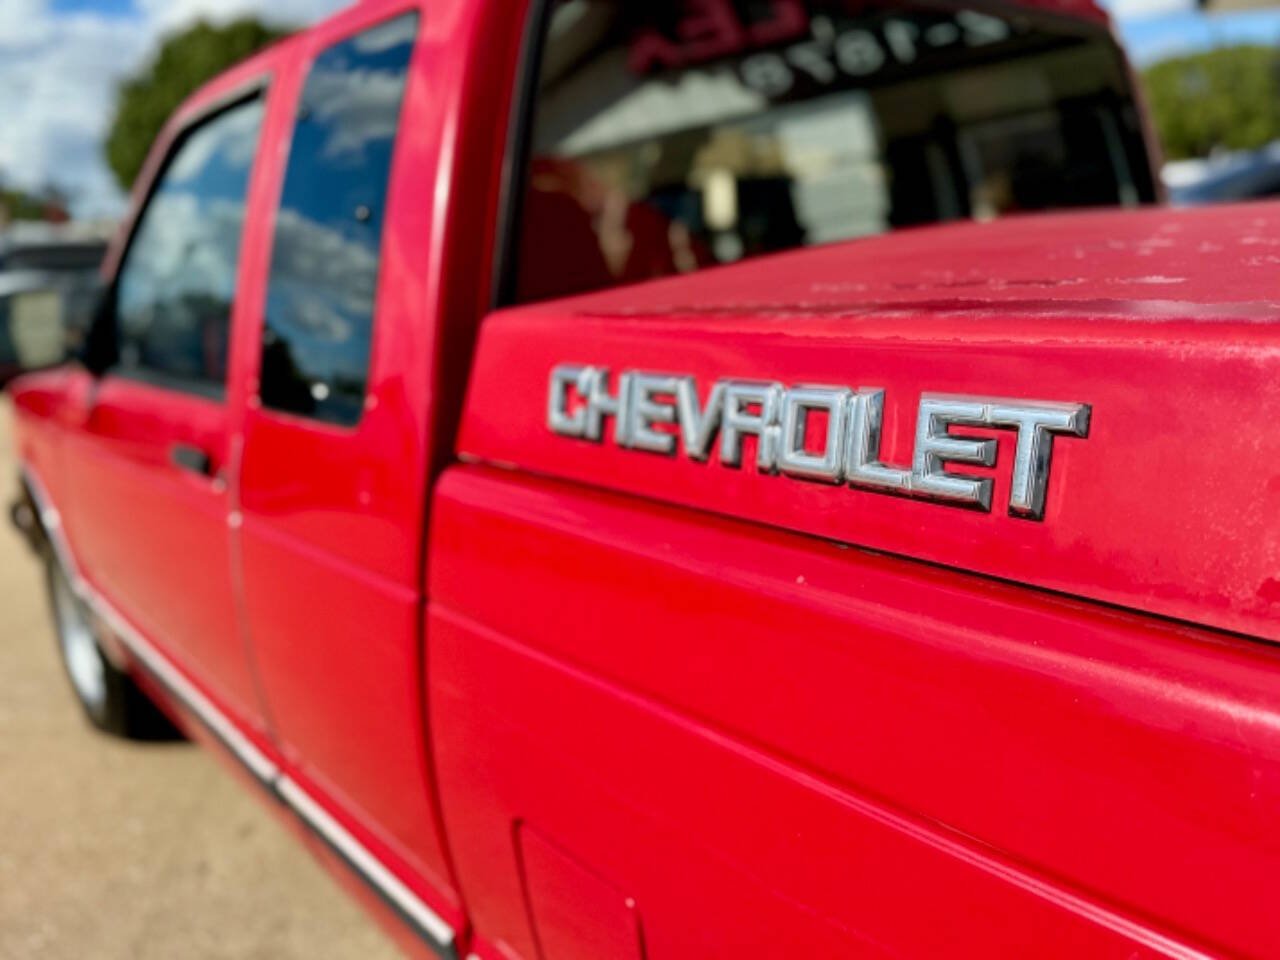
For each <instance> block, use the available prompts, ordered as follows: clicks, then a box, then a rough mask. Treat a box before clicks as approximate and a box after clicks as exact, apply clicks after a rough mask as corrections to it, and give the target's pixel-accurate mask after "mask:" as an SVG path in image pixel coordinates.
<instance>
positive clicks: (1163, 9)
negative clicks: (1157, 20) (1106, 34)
mask: <svg viewBox="0 0 1280 960" xmlns="http://www.w3.org/2000/svg"><path fill="white" fill-rule="evenodd" d="M1103 6H1104V7H1106V8H1107V9H1108V10H1109V11H1110V12H1111V16H1113V17H1115V19H1116V20H1119V21H1126V20H1149V19H1151V18H1152V17H1163V16H1167V15H1168V14H1171V13H1187V12H1188V11H1190V10H1194V9H1195V3H1194V2H1193V0H1103Z"/></svg>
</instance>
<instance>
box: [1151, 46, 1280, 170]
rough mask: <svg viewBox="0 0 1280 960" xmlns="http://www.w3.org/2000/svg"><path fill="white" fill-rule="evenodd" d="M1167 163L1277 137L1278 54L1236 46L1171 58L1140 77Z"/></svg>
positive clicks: (1252, 145)
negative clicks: (1168, 160)
mask: <svg viewBox="0 0 1280 960" xmlns="http://www.w3.org/2000/svg"><path fill="white" fill-rule="evenodd" d="M1143 82H1144V86H1145V87H1146V92H1147V102H1148V103H1149V104H1150V107H1151V112H1152V114H1153V115H1154V117H1155V125H1156V129H1157V131H1159V134H1160V139H1161V141H1162V142H1163V144H1164V151H1165V156H1166V157H1167V158H1168V159H1170V160H1180V159H1184V158H1186V157H1203V156H1206V155H1207V154H1209V153H1210V152H1211V151H1213V150H1214V149H1215V148H1224V149H1228V150H1253V149H1256V148H1258V147H1261V146H1263V145H1265V144H1267V143H1270V142H1271V141H1272V140H1275V139H1278V138H1280V52H1277V51H1276V50H1275V49H1273V48H1271V47H1264V46H1253V45H1242V46H1235V47H1222V48H1219V49H1217V50H1211V51H1209V52H1208V53H1197V54H1194V55H1191V56H1186V57H1175V58H1173V59H1171V60H1165V61H1162V62H1161V63H1157V64H1155V65H1154V66H1152V67H1150V68H1149V69H1148V70H1147V71H1146V72H1145V73H1144V74H1143Z"/></svg>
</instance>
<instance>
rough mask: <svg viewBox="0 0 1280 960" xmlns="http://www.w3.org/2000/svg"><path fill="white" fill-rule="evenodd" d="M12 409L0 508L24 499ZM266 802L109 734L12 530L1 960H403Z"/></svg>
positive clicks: (184, 750) (0, 704)
mask: <svg viewBox="0 0 1280 960" xmlns="http://www.w3.org/2000/svg"><path fill="white" fill-rule="evenodd" d="M10 424H11V421H10V411H9V407H8V404H7V402H6V401H4V400H2V399H0V503H3V504H6V505H7V504H8V502H9V500H10V498H11V494H12V492H13V489H14V486H13V483H14V479H13V478H14V463H13V455H12V449H11V442H12V437H11V426H10ZM398 956H399V954H398V953H397V952H394V951H393V948H392V946H391V944H390V941H389V940H388V939H386V938H385V937H384V936H383V934H382V933H381V931H379V930H378V929H377V928H376V927H375V926H374V925H373V923H372V921H370V920H368V919H367V918H366V917H365V916H364V915H363V914H362V913H361V912H360V911H359V909H358V908H357V907H356V906H355V905H354V904H353V903H352V902H351V901H349V900H348V899H346V897H345V895H344V894H343V893H342V892H341V891H340V890H339V889H338V887H337V885H336V884H335V883H334V881H333V880H332V879H331V878H330V877H329V876H328V875H326V874H325V873H324V872H323V871H322V870H321V868H320V867H319V866H318V865H317V864H316V863H315V861H313V860H312V859H311V858H310V855H309V854H308V853H307V852H306V851H305V850H304V849H303V848H302V847H301V846H300V845H298V843H297V841H296V840H294V839H293V838H292V837H291V836H290V835H289V834H288V832H287V831H286V830H285V828H284V826H283V825H281V824H280V823H278V822H276V820H275V819H274V818H273V816H272V815H271V814H270V813H268V811H267V809H266V808H265V807H264V806H263V805H262V802H261V801H260V800H258V799H257V798H256V797H254V796H252V795H251V794H250V793H248V792H247V791H246V790H245V788H244V787H243V786H241V785H240V784H239V783H237V782H235V781H234V780H232V779H231V777H230V775H229V774H228V773H227V771H225V770H223V769H222V768H221V767H220V766H219V765H218V764H217V763H216V762H215V761H214V760H213V758H211V757H209V756H207V755H206V754H204V753H203V752H202V751H201V750H199V749H198V748H196V747H194V746H192V745H191V744H185V743H178V744H142V745H135V744H128V743H122V742H120V741H113V740H110V739H108V738H106V737H103V736H100V735H99V734H96V733H95V732H93V731H92V730H91V729H90V728H89V726H88V724H87V723H86V722H85V721H84V720H83V719H82V718H81V715H80V713H79V710H78V708H77V706H76V704H75V703H74V701H73V700H72V695H71V692H70V689H69V688H68V686H67V683H66V681H65V680H64V678H63V675H62V673H61V668H60V666H59V663H58V660H57V658H56V654H55V652H54V642H53V634H52V628H51V627H50V625H49V618H48V613H47V610H46V606H45V597H44V590H43V586H42V583H41V578H40V571H39V568H38V567H37V565H36V563H35V561H34V558H33V557H32V556H31V554H30V553H29V552H28V551H27V549H26V548H25V546H24V545H23V544H22V542H21V541H20V540H19V539H18V537H17V535H16V534H15V533H14V532H13V530H12V528H11V527H10V526H9V525H8V521H7V515H6V518H5V523H4V526H3V529H0V957H2V958H5V960H28V958H30V960H37V958H38V960H73V958H74V960H82V958H95V960H117V958H119V960H124V958H128V960H135V958H137V960H152V958H155V960H160V958H163V960H170V958H176V957H182V958H214V957H216V958H219V960H222V958H228V960H239V958H255V960H257V958H262V960H268V958H269V960H287V958H295V957H296V958H304V957H305V958H308V960H311V958H316V960H327V958H338V960H345V958H360V960H383V958H387V960H390V958H392V957H398Z"/></svg>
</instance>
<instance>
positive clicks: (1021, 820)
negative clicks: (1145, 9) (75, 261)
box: [13, 0, 1280, 960]
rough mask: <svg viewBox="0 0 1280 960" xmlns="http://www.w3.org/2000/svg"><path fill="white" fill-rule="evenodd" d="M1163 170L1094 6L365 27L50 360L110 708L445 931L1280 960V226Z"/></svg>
mask: <svg viewBox="0 0 1280 960" xmlns="http://www.w3.org/2000/svg"><path fill="white" fill-rule="evenodd" d="M1153 155H1154V151H1153V149H1152V148H1151V147H1150V145H1149V137H1148V136H1147V134H1146V132H1145V127H1144V121H1143V113H1142V110H1141V108H1140V105H1139V103H1138V101H1137V99H1136V97H1135V94H1134V91H1133V88H1132V84H1131V79H1130V73H1129V70H1128V68H1127V66H1126V63H1125V60H1124V57H1123V55H1122V54H1121V52H1120V51H1119V49H1118V48H1117V46H1116V44H1115V43H1114V41H1113V39H1112V37H1111V34H1110V30H1109V26H1108V23H1107V21H1106V18H1105V17H1104V16H1103V15H1102V14H1101V13H1100V12H1099V11H1098V10H1097V9H1096V8H1095V7H1093V6H1092V5H1091V4H1090V3H1088V2H1085V0H1079V2H1075V0H1042V2H1038V3H1035V4H1030V3H1027V4H1023V5H1020V6H1015V5H1010V4H1007V3H1006V4H995V3H992V4H990V5H979V4H977V3H975V4H973V5H972V6H954V5H946V4H935V3H929V4H927V5H925V4H919V5H917V4H912V3H907V2H896V0H895V2H892V3H885V2H882V0H857V2H848V0H772V2H763V0H762V2H754V3H750V2H729V0H670V2H662V3H629V4H624V3H608V2H602V0H558V2H550V3H523V2H517V0H512V2H509V3H507V2H497V0H493V2H484V3H479V2H474V0H430V2H426V0H424V2H422V3H421V4H419V3H417V2H415V0H373V2H367V3H363V4H360V5H358V6H356V7H353V8H352V9H350V10H348V11H346V12H344V13H342V14H340V15H338V16H336V17H335V18H333V19H331V20H329V21H327V22H325V23H323V24H321V25H319V26H317V27H315V28H314V29H311V30H309V31H307V32H305V33H303V34H301V35H298V36H295V37H293V38H291V39H289V40H287V41H285V42H283V43H281V44H280V45H278V46H276V47H274V48H272V49H271V50H269V51H267V52H265V53H263V54H262V55H260V56H258V57H256V58H254V59H252V60H250V61H249V62H247V63H245V64H243V65H242V66H240V67H237V68H236V69H234V70H232V71H231V72H229V73H228V74H226V75H225V76H223V77H221V78H220V79H218V80H216V81H215V82H213V83H212V84H211V85H210V86H208V88H207V89H205V90H203V91H201V92H200V93H199V94H198V95H196V96H195V97H194V98H193V99H192V100H191V101H190V102H189V103H187V104H186V105H185V106H184V107H183V108H182V109H181V111H180V112H179V114H178V115H177V116H176V118H175V119H174V120H173V122H172V123H171V124H170V126H169V127H168V129H167V130H166V131H165V133H164V134H163V136H162V137H161V139H160V142H159V143H158V144H157V146H156V148H155V151H154V154H153V156H152V158H151V160H150V163H149V166H148V168H147V170H146V171H145V173H144V174H143V177H142V181H141V185H140V187H139V190H138V194H137V198H136V202H135V204H134V212H133V214H132V216H131V218H130V219H129V221H128V222H127V223H126V225H125V227H124V229H123V230H122V233H121V237H120V239H119V241H118V242H117V243H116V245H115V246H114V248H113V251H112V253H111V254H110V255H109V257H108V263H107V265H106V268H105V277H106V280H107V281H108V286H107V288H106V292H105V293H104V296H103V300H102V309H101V310H100V311H99V313H98V315H97V317H96V319H95V323H94V327H93V330H92V332H91V334H90V336H89V337H88V341H87V344H86V347H85V349H84V351H83V353H82V355H81V356H80V357H79V359H78V362H75V363H71V364H68V365H66V366H64V367H61V368H58V369H55V370H52V371H47V372H43V373H39V374H32V375H30V376H27V377H25V378H22V379H20V380H19V381H17V382H16V383H15V385H14V388H13V395H14V404H15V409H16V412H17V429H18V442H19V450H20V455H21V459H22V465H23V466H22V477H21V484H22V500H21V501H20V502H19V503H18V504H17V506H16V507H15V510H14V516H15V517H16V518H17V520H18V521H19V522H20V525H21V526H22V527H23V528H24V530H25V531H26V532H27V533H28V535H29V536H30V537H31V538H32V540H33V541H34V543H35V544H36V545H37V547H38V548H39V549H40V551H41V555H42V556H43V557H44V558H45V560H46V562H47V565H48V576H49V583H50V589H51V594H52V598H53V604H54V610H55V613H56V623H57V627H58V636H59V640H60V643H61V646H62V649H63V651H64V654H65V659H66V665H67V668H68V673H69V675H70V678H71V680H72V686H73V688H74V690H75V691H76V692H77V694H78V696H79V698H80V700H81V702H82V704H83V705H84V708H85V710H86V712H87V713H88V715H89V717H90V719H91V720H92V721H93V722H94V723H96V724H97V725H98V726H100V727H102V728H104V729H107V730H110V731H114V732H117V733H123V734H136V735H145V734H146V733H147V732H148V731H149V730H152V729H154V724H155V722H156V719H157V716H158V715H157V714H156V713H155V711H154V709H153V708H152V707H151V704H152V703H153V702H154V703H155V704H158V705H159V706H160V708H161V709H162V710H163V711H164V713H165V714H166V715H168V716H169V718H170V719H171V720H172V721H173V722H174V723H176V724H178V726H179V727H180V728H181V729H182V730H184V731H185V732H187V733H188V734H189V735H191V736H193V737H195V738H197V739H200V740H203V741H207V742H209V743H210V744H212V745H214V747H215V749H216V752H217V753H218V754H219V755H221V756H223V757H225V758H228V759H229V760H231V761H233V765H234V766H235V767H236V768H237V769H239V770H241V771H243V773H244V774H245V776H246V778H247V780H248V781H250V782H251V783H252V784H256V785H257V786H258V787H260V788H261V790H262V793H263V796H264V797H265V798H267V799H269V800H270V801H272V802H273V803H274V804H276V805H277V806H278V809H279V810H280V811H281V812H282V814H283V815H285V816H286V817H287V818H288V819H289V820H290V822H296V823H297V824H298V825H300V827H301V832H302V833H303V834H304V835H305V836H307V837H308V838H309V841H312V842H314V846H315V847H316V849H317V850H318V851H319V852H320V854H321V856H322V857H323V858H325V859H326V860H327V861H328V862H329V863H330V864H331V865H332V866H333V868H334V869H335V870H337V871H338V872H339V873H340V874H342V875H344V876H347V877H349V878H352V880H353V881H358V882H353V884H352V885H353V887H354V888H355V889H357V891H359V893H360V895H361V896H363V897H364V898H365V899H366V900H367V901H368V903H369V905H370V907H371V909H373V910H374V912H375V913H376V914H377V915H378V916H379V917H380V918H382V919H383V920H384V921H385V922H386V923H387V924H388V925H389V926H390V927H391V928H392V929H393V930H395V931H397V936H398V937H399V938H400V941H401V943H402V944H403V945H404V946H405V947H406V949H408V950H410V951H418V952H421V953H424V954H431V953H436V954H439V955H441V956H467V955H474V956H475V957H480V958H500V957H501V958H523V960H535V958H536V960H566V958H624V960H625V958H652V960H658V958H675V957H694V958H706V957H721V956H749V957H780V958H793V957H820V958H827V957H846V956H869V955H894V956H930V957H932V956H941V955H972V956H983V957H991V956H1037V957H1048V956H1090V957H1103V956H1115V957H1134V956H1146V955H1161V956H1178V957H1189V956H1204V955H1254V956H1267V955H1270V956H1275V955H1277V954H1280V909H1278V908H1277V901H1276V896H1275V894H1274V892H1273V891H1272V890H1271V884H1272V882H1273V881H1274V879H1275V877H1276V876H1277V875H1278V874H1280V816H1277V811H1278V810H1280V650H1278V649H1277V647H1276V645H1275V644H1276V643H1277V642H1280V427H1278V425H1280V324H1277V317H1280V288H1278V287H1277V277H1278V276H1280V271H1278V270H1277V265H1278V264H1280V207H1275V206H1266V205H1263V206H1256V207H1236V208H1221V209H1216V210H1207V211H1183V212H1171V211H1168V210H1164V209H1160V208H1158V207H1156V206H1154V203H1155V201H1156V200H1158V191H1157V188H1156V185H1155V179H1154V177H1153V174H1152V169H1153ZM1144 205H1145V206H1147V207H1148V208H1147V209H1129V210H1125V209H1117V208H1121V207H1142V206H1144ZM1082 206H1083V207H1089V208H1091V209H1089V210H1078V211H1074V212H1072V211H1065V212H1061V211H1060V212H1048V211H1051V210H1053V209H1055V208H1064V207H1082ZM1037 211H1038V212H1037ZM1014 214H1017V215H1014ZM898 228H903V229H898ZM906 228H910V229H906ZM877 235H882V236H877ZM735 261H742V262H741V263H738V264H736V265H735V264H734V262H735ZM263 893H264V904H263V909H270V903H269V900H270V895H269V888H268V887H264V888H263Z"/></svg>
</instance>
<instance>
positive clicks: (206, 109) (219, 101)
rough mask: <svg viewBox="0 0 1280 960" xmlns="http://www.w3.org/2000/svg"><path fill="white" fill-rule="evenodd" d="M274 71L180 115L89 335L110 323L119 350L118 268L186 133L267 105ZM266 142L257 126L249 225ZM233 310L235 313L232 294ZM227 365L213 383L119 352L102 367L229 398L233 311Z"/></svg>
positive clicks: (184, 390) (187, 390)
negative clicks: (134, 362)
mask: <svg viewBox="0 0 1280 960" xmlns="http://www.w3.org/2000/svg"><path fill="white" fill-rule="evenodd" d="M272 76H273V75H272V73H271V72H270V71H268V72H264V73H261V74H258V75H257V76H254V77H252V78H251V79H249V80H247V81H246V82H244V83H242V84H238V85H236V86H235V87H233V88H232V89H230V90H228V91H227V92H226V93H224V94H222V95H221V96H218V97H215V98H214V99H212V100H211V101H210V102H209V103H207V104H204V105H202V106H201V107H200V108H198V109H196V110H194V111H192V112H191V113H190V114H188V115H187V116H185V117H184V118H183V119H182V123H181V124H180V125H179V126H178V128H177V129H176V130H175V131H174V133H173V136H172V137H171V138H170V140H169V144H168V148H167V149H166V151H165V154H164V157H163V159H162V160H161V161H160V165H159V167H158V168H157V169H156V172H155V176H153V177H152V178H151V181H150V182H149V183H148V184H147V191H146V193H145V194H144V195H143V197H142V200H141V202H140V203H139V204H138V205H137V207H136V208H135V210H134V213H133V215H132V216H131V217H130V218H129V221H128V227H127V229H128V231H129V232H128V234H127V236H126V237H125V241H124V244H123V245H122V246H121V248H120V256H119V257H118V258H117V260H116V263H115V269H114V271H113V273H112V276H111V280H110V282H109V283H108V285H107V288H106V290H105V291H104V294H103V297H104V300H105V301H106V302H107V304H108V306H109V309H107V310H105V311H102V312H100V313H99V314H98V316H96V317H95V318H94V321H93V328H92V329H91V331H90V336H94V334H95V333H96V334H97V336H98V337H101V336H103V335H104V332H103V331H100V330H98V328H99V326H100V325H101V324H104V323H110V324H111V331H110V332H111V336H112V341H113V343H114V349H115V350H116V351H118V350H119V345H120V340H119V335H118V334H119V326H118V320H117V316H116V308H117V297H118V294H119V285H120V274H121V272H122V271H123V270H124V268H125V265H126V264H127V263H128V262H129V251H130V250H132V249H133V244H134V241H135V239H136V238H137V236H138V228H139V226H140V225H141V223H142V218H143V216H144V214H145V213H146V212H147V209H148V208H149V207H150V206H151V202H152V200H153V199H154V198H155V194H156V191H157V190H158V189H159V187H160V184H161V183H162V182H163V181H164V176H165V174H166V173H167V172H168V170H169V167H170V166H171V165H172V163H173V160H174V158H175V157H176V156H177V155H178V151H179V150H181V149H182V146H183V145H184V144H185V143H186V142H187V138H188V137H189V136H190V135H191V133H192V132H193V131H194V130H196V129H197V128H199V127H202V126H204V125H205V124H207V123H210V122H212V121H213V120H215V119H217V118H218V117H219V116H221V115H222V114H224V113H227V112H229V111H231V110H234V109H236V108H237V107H240V106H243V105H244V104H246V103H250V102H252V101H254V100H261V101H262V105H263V110H264V116H265V109H266V101H267V94H268V92H269V91H270V88H271V81H272ZM261 147H262V138H261V129H259V137H258V143H257V145H256V146H255V149H254V158H253V161H252V162H251V164H250V167H249V180H248V183H247V184H246V193H245V211H246V216H245V225H247V224H248V210H249V204H248V199H249V198H248V190H249V187H250V186H251V185H252V182H253V176H254V173H255V172H256V170H257V164H258V151H259V150H260V149H261ZM243 230H244V226H242V227H241V231H242V232H241V246H240V248H239V249H238V250H237V251H236V273H237V275H238V274H239V272H240V267H241V261H240V258H241V256H243V250H244V246H243V240H244V235H243ZM232 303H233V306H232V312H233V314H234V309H235V308H234V298H233V301H232ZM227 326H228V332H227V344H228V352H227V369H226V372H225V373H224V375H223V379H222V382H221V383H210V382H204V381H200V380H190V379H187V378H185V377H179V376H175V375H173V374H168V373H164V372H163V371H159V370H151V369H148V368H146V367H128V368H126V367H122V366H121V365H120V357H119V354H118V352H117V353H115V354H113V356H112V360H111V363H110V365H109V366H107V367H106V369H104V370H103V371H102V378H103V379H105V378H107V377H117V378H119V379H121V380H131V381H134V382H137V383H145V384H147V385H149V386H153V387H158V388H160V389H164V390H171V391H174V392H175V393H187V394H193V395H195V396H198V397H204V398H205V399H207V400H214V401H217V402H220V403H224V404H225V403H226V399H227V381H228V380H229V378H230V376H231V351H230V345H231V343H233V342H234V336H235V331H234V328H233V325H232V317H228V318H227Z"/></svg>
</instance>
